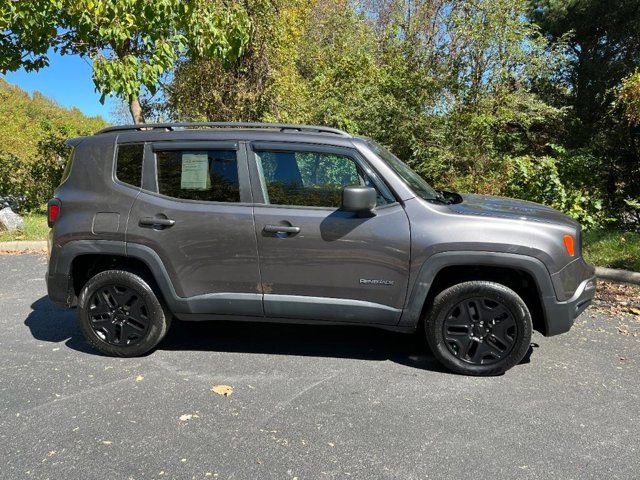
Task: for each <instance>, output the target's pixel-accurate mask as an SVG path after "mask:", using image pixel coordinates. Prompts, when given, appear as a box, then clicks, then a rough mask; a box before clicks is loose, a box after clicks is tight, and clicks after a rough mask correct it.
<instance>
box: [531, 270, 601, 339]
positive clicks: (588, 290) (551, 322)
mask: <svg viewBox="0 0 640 480" xmlns="http://www.w3.org/2000/svg"><path fill="white" fill-rule="evenodd" d="M595 293H596V277H595V275H594V276H592V277H590V278H587V279H585V280H583V281H582V282H580V284H579V285H578V288H577V289H576V291H575V293H574V294H573V295H572V296H571V298H569V299H568V300H565V301H559V300H558V299H557V298H556V297H545V298H543V304H544V305H543V306H544V310H545V312H544V314H545V324H546V331H545V336H547V337H549V336H552V335H559V334H561V333H565V332H568V331H569V330H570V329H571V327H572V326H573V322H574V321H575V319H576V318H578V315H580V314H581V313H582V312H584V311H585V309H586V308H587V307H588V306H589V305H590V304H591V302H592V301H593V297H594V296H595Z"/></svg>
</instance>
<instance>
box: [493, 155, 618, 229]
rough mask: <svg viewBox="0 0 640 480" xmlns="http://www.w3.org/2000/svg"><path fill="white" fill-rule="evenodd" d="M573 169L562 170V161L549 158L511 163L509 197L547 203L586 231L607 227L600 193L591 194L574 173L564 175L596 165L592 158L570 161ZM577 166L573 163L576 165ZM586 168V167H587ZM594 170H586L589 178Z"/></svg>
mask: <svg viewBox="0 0 640 480" xmlns="http://www.w3.org/2000/svg"><path fill="white" fill-rule="evenodd" d="M568 159H569V160H570V161H567V163H570V164H571V165H570V168H569V167H568V166H567V165H565V166H564V167H559V164H561V163H562V160H559V159H557V158H554V157H551V156H548V155H545V156H541V157H535V156H530V155H524V156H520V157H510V158H508V159H507V161H508V164H509V167H510V169H509V170H510V171H509V176H508V181H507V186H506V192H505V193H506V194H507V195H509V196H512V197H516V198H521V199H523V200H530V201H532V202H538V203H543V204H545V205H549V206H550V207H554V208H557V209H558V210H562V211H563V212H565V213H566V214H567V215H570V216H571V217H573V218H575V219H576V220H577V221H579V222H580V223H581V224H582V225H583V227H585V228H586V229H591V228H594V227H599V226H603V225H605V224H606V223H607V221H608V219H607V217H606V215H605V212H604V210H603V208H602V198H601V197H600V196H599V195H598V194H599V192H597V191H596V192H594V191H589V190H588V189H587V188H586V187H583V186H582V185H580V182H575V180H576V177H575V176H574V174H573V173H569V175H568V178H570V179H572V180H571V181H569V180H567V176H563V175H562V174H561V172H562V171H563V169H566V170H567V172H573V171H574V170H576V169H578V170H579V169H580V168H579V163H580V162H581V161H586V160H588V161H592V158H590V157H588V156H582V157H568ZM572 162H573V163H572ZM583 168H586V165H583ZM589 172H593V170H588V169H587V170H586V171H584V172H583V173H582V174H583V175H587V174H588V173H589Z"/></svg>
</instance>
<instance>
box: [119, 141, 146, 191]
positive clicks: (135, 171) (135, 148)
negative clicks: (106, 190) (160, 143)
mask: <svg viewBox="0 0 640 480" xmlns="http://www.w3.org/2000/svg"><path fill="white" fill-rule="evenodd" d="M143 156H144V145H143V144H142V143H136V144H125V145H119V146H118V157H117V159H116V178H117V179H118V180H120V181H121V182H123V183H126V184H128V185H132V186H134V187H140V186H141V185H142V158H143Z"/></svg>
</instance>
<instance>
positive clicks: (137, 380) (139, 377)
mask: <svg viewBox="0 0 640 480" xmlns="http://www.w3.org/2000/svg"><path fill="white" fill-rule="evenodd" d="M142 380H144V377H143V376H142V375H138V376H137V377H136V382H141V381H142Z"/></svg>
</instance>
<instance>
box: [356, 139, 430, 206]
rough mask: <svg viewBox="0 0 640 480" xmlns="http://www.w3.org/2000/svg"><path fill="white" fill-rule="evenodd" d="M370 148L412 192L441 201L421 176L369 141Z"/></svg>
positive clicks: (424, 197)
mask: <svg viewBox="0 0 640 480" xmlns="http://www.w3.org/2000/svg"><path fill="white" fill-rule="evenodd" d="M368 143H369V146H370V147H371V150H373V151H374V152H375V153H376V154H377V155H378V156H379V157H380V158H381V159H382V160H384V161H385V162H386V163H387V165H389V166H390V167H391V169H392V170H393V171H394V172H396V173H397V174H398V175H399V176H400V178H402V179H403V180H404V181H405V182H406V183H407V185H409V187H411V190H413V192H414V193H415V194H416V195H418V196H419V197H420V198H422V199H424V200H440V198H441V195H440V194H439V193H438V192H436V191H435V190H434V189H433V187H432V186H431V185H429V184H428V183H427V182H425V181H424V180H423V179H422V177H421V176H420V175H418V174H417V173H416V172H414V171H413V170H411V168H409V166H408V165H407V164H406V163H404V162H403V161H402V160H400V159H399V158H398V157H396V156H395V155H394V154H393V153H391V152H390V151H389V150H387V149H386V148H384V147H382V146H380V145H378V144H377V143H375V142H373V141H371V140H369V142H368Z"/></svg>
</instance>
